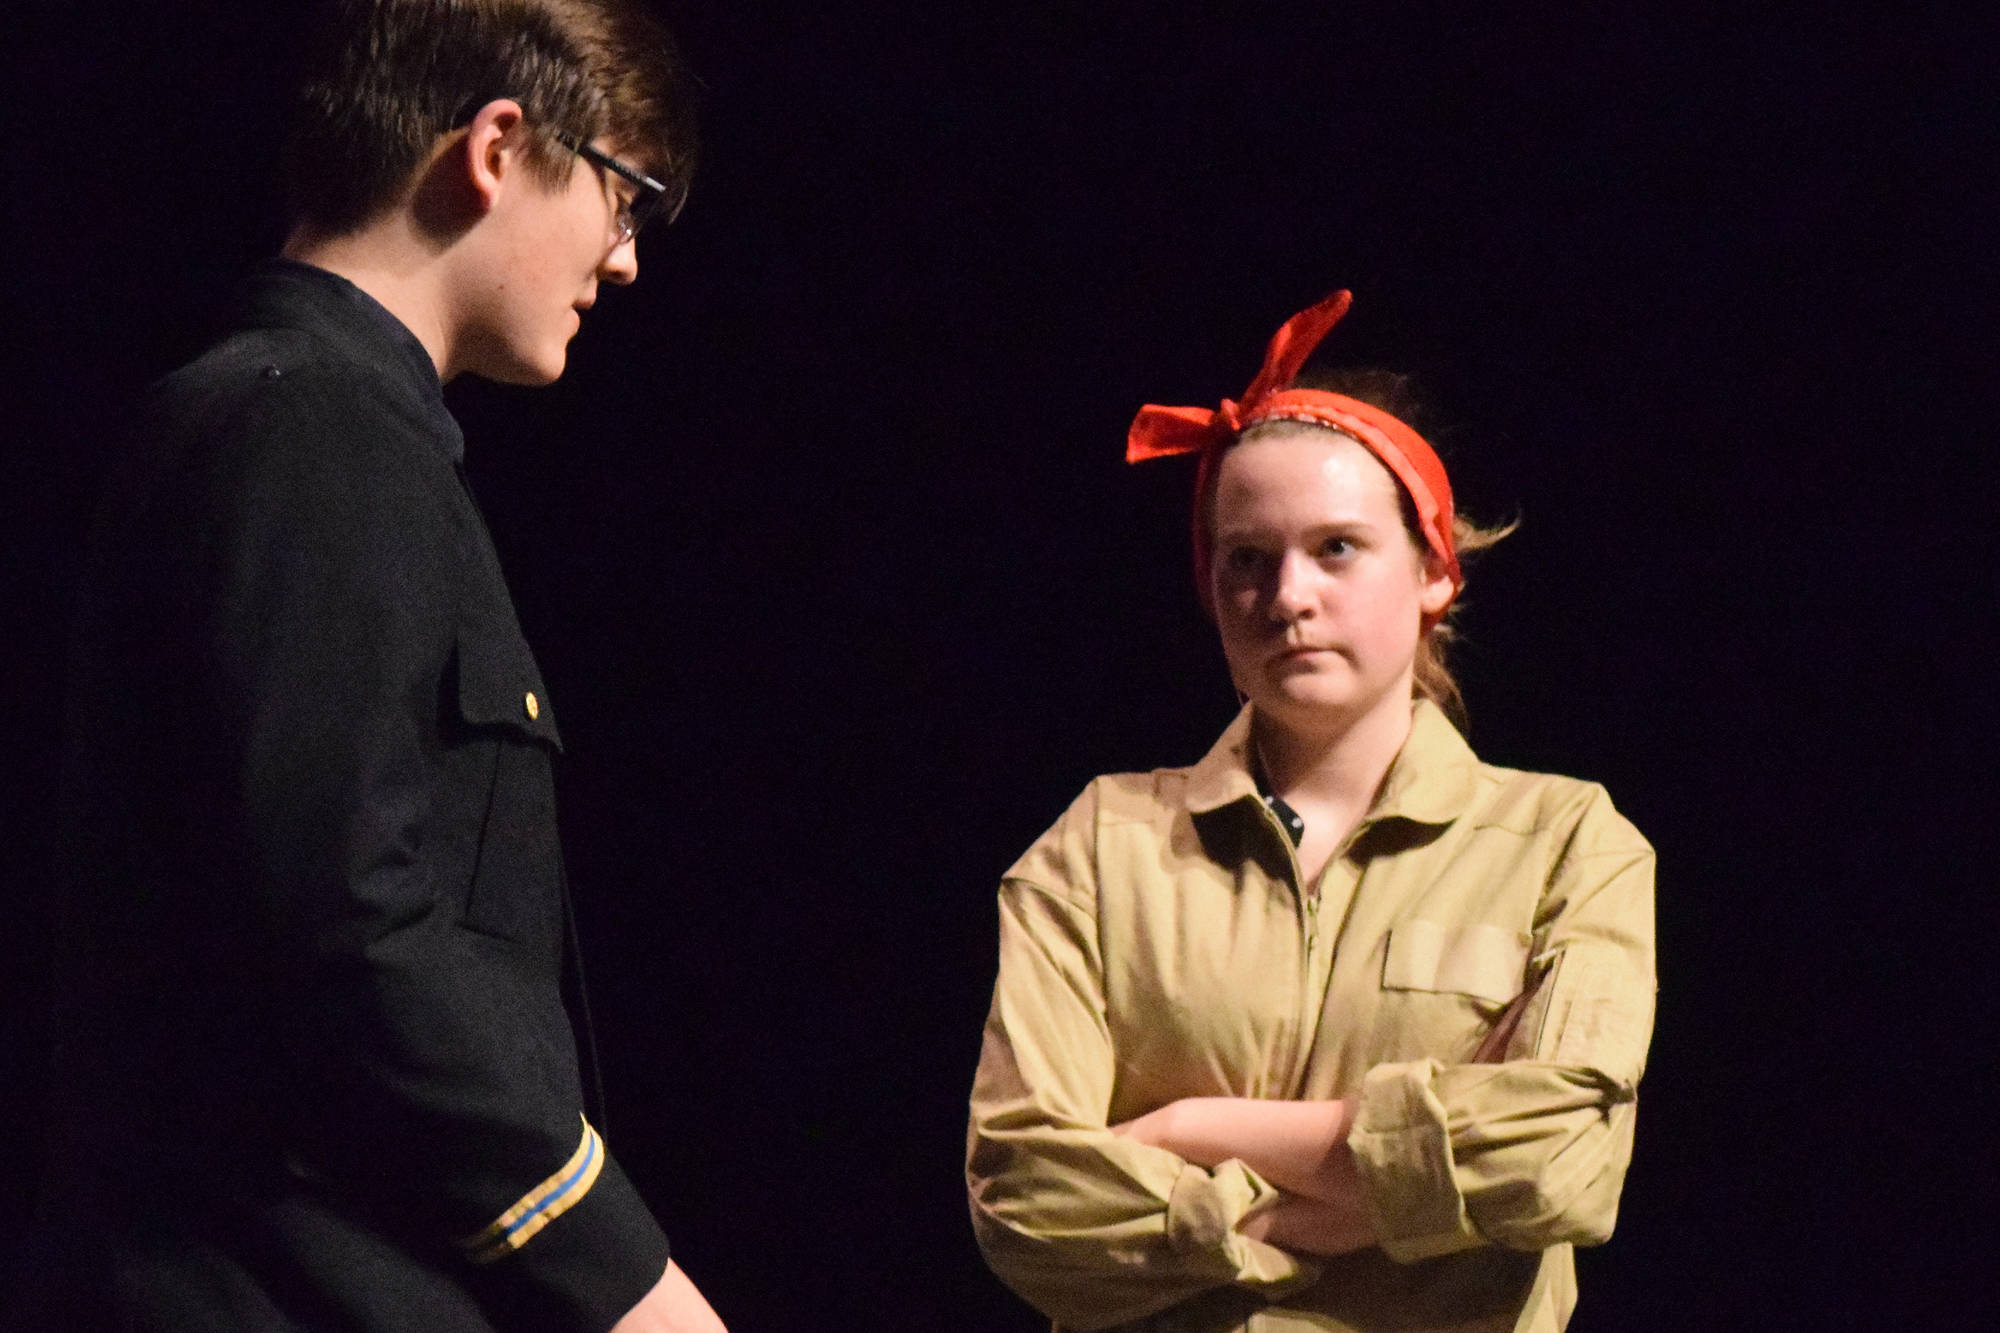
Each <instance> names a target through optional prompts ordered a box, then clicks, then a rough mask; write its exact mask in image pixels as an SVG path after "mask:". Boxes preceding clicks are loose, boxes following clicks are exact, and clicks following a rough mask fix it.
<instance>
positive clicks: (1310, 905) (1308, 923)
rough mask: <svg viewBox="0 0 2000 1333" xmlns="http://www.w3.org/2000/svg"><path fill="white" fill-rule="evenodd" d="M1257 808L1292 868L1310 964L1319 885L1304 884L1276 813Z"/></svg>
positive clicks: (1296, 857) (1293, 849)
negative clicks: (1302, 906) (1300, 904)
mask: <svg viewBox="0 0 2000 1333" xmlns="http://www.w3.org/2000/svg"><path fill="white" fill-rule="evenodd" d="M1257 808H1258V809H1259V810H1261V811H1263V812H1264V822H1265V823H1266V824H1268V825H1270V827H1271V832H1273V833H1275V834H1277V835H1278V842H1279V844H1280V845H1281V846H1283V847H1284V849H1285V862H1286V864H1287V865H1289V866H1291V868H1292V890H1293V892H1295V893H1297V894H1298V896H1299V901H1300V902H1301V903H1303V904H1304V906H1305V909H1306V920H1305V937H1306V940H1305V944H1306V961H1307V962H1308V963H1310V962H1311V961H1312V955H1313V941H1314V940H1316V939H1318V938H1319V885H1318V884H1317V883H1315V884H1312V885H1308V884H1307V883H1306V875H1305V871H1304V869H1303V868H1301V867H1300V865H1299V849H1298V848H1297V847H1294V846H1293V845H1292V838H1291V835H1290V834H1288V833H1286V832H1285V827H1284V825H1282V824H1280V823H1279V822H1278V812H1277V811H1275V810H1273V809H1272V808H1271V807H1270V806H1268V805H1266V804H1265V803H1264V802H1262V801H1259V802H1257ZM1307 975H1308V976H1310V975H1311V969H1310V968H1308V969H1307Z"/></svg>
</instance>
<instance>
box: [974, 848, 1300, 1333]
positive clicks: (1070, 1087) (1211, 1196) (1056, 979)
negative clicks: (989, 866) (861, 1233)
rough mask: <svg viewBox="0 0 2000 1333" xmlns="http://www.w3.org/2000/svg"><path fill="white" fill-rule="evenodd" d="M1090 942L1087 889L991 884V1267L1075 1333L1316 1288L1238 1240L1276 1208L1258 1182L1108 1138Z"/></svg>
mask: <svg viewBox="0 0 2000 1333" xmlns="http://www.w3.org/2000/svg"><path fill="white" fill-rule="evenodd" d="M1075 814H1076V812H1075V811H1072V816H1074V815H1075ZM1059 830H1060V826H1058V831H1059ZM1051 836H1052V837H1054V836H1056V835H1055V833H1052V834H1051ZM1097 939H1098V936H1097V930H1096V919H1095V912H1094V891H1093V888H1092V886H1091V884H1090V883H1089V882H1088V879H1087V877H1086V876H1082V875H1076V876H1072V877H1070V878H1069V879H1068V881H1067V882H1065V883H1063V884H1062V885H1061V886H1060V887H1054V886H1051V885H1048V884H1043V883H1036V882H1030V881H1027V880H1022V879H1009V880H1008V881H1007V882H1006V883H1004V884H1003V886H1002V888H1001V892H1000V972H999V980H998V982H997V983H996V985H995V987H994V994H993V1004H992V1008H991V1011H990V1013H989V1016H988V1018H987V1021H986V1030H985V1037H984V1044H983V1047H982V1050H981V1053H980V1061H979V1072H978V1074H977V1076H976V1079H975V1082H974V1086H973V1093H972V1118H971V1126H970V1131H969V1136H968V1137H969V1143H968V1149H967V1165H966V1176H967V1184H968V1187H969V1190H970V1196H971V1205H972V1221H973V1228H974V1231H975V1233H976V1234H977V1236H978V1239H979V1244H980V1246H981V1248H982V1249H983V1250H984V1251H985V1254H986V1259H987V1262H988V1263H989V1264H990V1265H991V1266H992V1268H993V1270H994V1272H995V1273H997V1274H998V1275H999V1276H1000V1278H1001V1279H1002V1280H1003V1281H1005V1282H1006V1283H1007V1285H1008V1286H1010V1287H1012V1288H1013V1289H1014V1291H1015V1292H1017V1293H1018V1294H1019V1295H1020V1296H1021V1297H1022V1298H1023V1299H1025V1300H1027V1301H1028V1302H1029V1303H1030V1304H1032V1305H1034V1306H1035V1307H1036V1308H1037V1309H1039V1310H1041V1311H1042V1312H1043V1313H1044V1314H1046V1315H1048V1316H1049V1317H1051V1318H1052V1319H1055V1320H1057V1321H1058V1322H1060V1323H1062V1324H1064V1325H1066V1326H1069V1327H1074V1328H1078V1329H1095V1328H1104V1327H1108V1326H1110V1325H1114V1324H1119V1323H1124V1322H1126V1321H1128V1320H1132V1319H1138V1318H1141V1317H1143V1316H1145V1315H1148V1314H1151V1313H1153V1312H1155V1311H1157V1310H1161V1309H1165V1308H1166V1307H1168V1306H1170V1305H1174V1304H1176V1303H1178V1302H1180V1301H1183V1300H1186V1299H1187V1298H1189V1297H1191V1296H1194V1295H1197V1294H1199V1293H1201V1292H1204V1291H1208V1290H1211V1289H1213V1288H1216V1287H1221V1286H1228V1285H1238V1286H1243V1287H1247V1288H1253V1289H1257V1290H1260V1291H1262V1292H1264V1293H1265V1294H1267V1295H1277V1294H1280V1293H1282V1292H1283V1291H1286V1290H1289V1289H1291V1288H1292V1287H1295V1286H1298V1285H1301V1284H1304V1283H1307V1282H1310V1281H1312V1280H1313V1279H1314V1278H1315V1277H1316V1276H1317V1269H1316V1268H1315V1267H1314V1265H1312V1264H1311V1263H1310V1262H1309V1261H1304V1260H1301V1259H1298V1258H1296V1257H1294V1256H1292V1255H1289V1254H1287V1253H1286V1252H1284V1251H1283V1250H1280V1249H1278V1248H1276V1247H1275V1246H1271V1245H1267V1244H1264V1243H1263V1242H1261V1241H1256V1240H1252V1239H1250V1238H1249V1237H1247V1236H1245V1235H1243V1234H1242V1233H1241V1232H1240V1231H1239V1230H1238V1229H1237V1224H1238V1223H1239V1222H1241V1221H1242V1219H1243V1218H1244V1216H1245V1215H1246V1214H1248V1213H1249V1212H1251V1211H1252V1210H1254V1209H1256V1208H1258V1207H1259V1206H1261V1205H1263V1204H1264V1203H1266V1202H1268V1201H1270V1200H1271V1199H1273V1198H1275V1197H1276V1190H1275V1189H1274V1187H1273V1186H1272V1185H1270V1184H1269V1183H1268V1182H1266V1181H1265V1180H1263V1179H1262V1178H1261V1177H1259V1176H1258V1175H1257V1174H1256V1173H1255V1172H1253V1171H1250V1170H1249V1169H1247V1168H1246V1167H1244V1166H1243V1164H1242V1163H1240V1162H1227V1163H1224V1164H1223V1165H1222V1166H1220V1167H1218V1168H1216V1169H1215V1170H1213V1171H1210V1170H1207V1169H1205V1168H1203V1167H1200V1166H1196V1165H1193V1164H1190V1163H1188V1162H1184V1161H1183V1160H1181V1159H1180V1158H1179V1157H1177V1156H1175V1155H1174V1154H1172V1153H1169V1152H1166V1151H1163V1150H1161V1149H1158V1148H1153V1147H1149V1146H1146V1145H1144V1144H1140V1143H1136V1142H1134V1141H1132V1140H1130V1139H1126V1138H1121V1137H1118V1136H1116V1135H1114V1134H1112V1133H1111V1132H1110V1130H1109V1129H1108V1128H1107V1126H1106V1117H1107V1113H1108V1108H1109V1106H1110V1104H1111V1096H1112V1090H1113V1089H1112V1084H1113V1071H1114V1056H1113V1051H1112V1045H1111V1039H1110V1033H1109V1029H1108V1028H1107V1025H1106V1022H1105V1016H1104V993H1103V967H1102V960H1101V958H1100V957H1099V953H1098V943H1097Z"/></svg>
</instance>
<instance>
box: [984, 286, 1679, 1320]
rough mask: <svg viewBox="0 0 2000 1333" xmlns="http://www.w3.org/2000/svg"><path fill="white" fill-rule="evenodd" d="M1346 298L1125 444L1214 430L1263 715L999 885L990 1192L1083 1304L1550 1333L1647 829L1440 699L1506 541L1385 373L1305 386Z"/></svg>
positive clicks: (1224, 583)
mask: <svg viewBox="0 0 2000 1333" xmlns="http://www.w3.org/2000/svg"><path fill="white" fill-rule="evenodd" d="M1347 304H1348V295H1347V293H1345V292H1340V293H1336V294H1335V295H1334V296H1332V297H1330V298H1328V300H1326V301H1325V302H1322V303H1321V304H1320V305H1318V306H1315V307H1313V308H1312V309H1310V310H1307V311H1305V312H1303V313H1301V314H1300V315H1298V316H1296V317H1295V318H1294V319H1292V320H1291V321H1290V322H1289V323H1287V324H1286V325H1285V327H1284V328H1283V329H1281V330H1279V332H1278V335H1277V337H1276V338H1275V339H1273V341H1272V343H1271V348H1270V351H1269V353H1268V355H1267V356H1266V359H1265V364H1264V367H1263V370H1262V371H1261V372H1260V374H1259V375H1258V377H1257V379H1256V381H1255V382H1254V383H1253V384H1252V385H1251V387H1250V390H1249V392H1248V393H1247V394H1246V395H1245V396H1244V399H1243V401H1242V402H1241V403H1240V404H1239V403H1234V402H1229V401H1225V402H1224V403H1223V404H1222V406H1221V408H1220V409H1219V410H1218V411H1215V412H1207V411H1202V410H1199V409H1192V408H1159V407H1147V408H1145V409H1143V410H1142V411H1141V412H1140V414H1139V416H1138V419H1137V420H1136V421H1135V422H1134V424H1133V428H1132V435H1131V443H1130V448H1129V450H1128V454H1127V456H1128V458H1130V459H1132V460H1133V461H1138V460H1142V459H1146V458H1151V457H1157V456H1161V455H1166V454H1177V453H1197V454H1199V456H1200V473H1199V480H1198V482H1197V486H1196V500H1195V553H1196V565H1197V570H1198V573H1199V576H1200V580H1201V583H1200V587H1201V593H1202V600H1203V602H1204V604H1205V606H1206V607H1207V609H1208V610H1209V612H1210V613H1211V615H1212V616H1213V618H1214V620H1215V624H1216V627H1217V629H1218V630H1219V631H1220V634H1221V639H1222V649H1223V655H1224V657H1225V658H1226V659H1227V661H1228V664H1229V670H1230V675H1231V676H1232V677H1233V679H1234V680H1235V682H1236V688H1237V690H1238V692H1239V693H1240V694H1241V695H1242V696H1243V697H1244V698H1245V699H1246V700H1247V703H1246V705H1245V707H1244V709H1243V711H1242V713H1241V714H1240V715H1239V716H1238V717H1237V719H1236V720H1235V722H1234V723H1232V724H1231V725H1230V727H1229V729H1228V730H1227V731H1225V732H1224V733H1223V735H1222V738H1221V739H1220V740H1219V741H1217V742H1216V744H1215V746H1214V748H1213V749H1212V750H1210V751H1209V753H1208V755H1207V757H1206V758H1204V759H1202V760H1201V762H1199V763H1197V764H1195V765H1194V766H1193V767H1191V768H1176V769H1160V770H1156V771H1154V772H1151V773H1138V774H1114V775H1111V776H1107V777H1103V778H1099V779H1097V780H1096V781H1095V782H1093V783H1092V784H1091V785H1090V786H1089V787H1088V788H1087V789H1086V790H1085V791H1084V793H1083V794H1082V796H1080V797H1079V798H1078V799H1077V801H1076V802H1075V804H1074V805H1072V806H1071V807H1070V809H1069V811H1068V812H1067V813H1066V814H1064V815H1063V817H1062V818H1061V819H1060V820H1058V821H1057V823H1056V825H1055V827H1054V828H1052V829H1050V830H1049V832H1048V833H1047V834H1045V835H1044V836H1043V837H1042V838H1041V840H1040V841H1038V842H1037V843H1036V844H1035V845H1034V846H1033V847H1032V848H1030V849H1029V851H1028V853H1027V854H1026V855H1025V856H1024V857H1022V858H1021V860H1020V861H1019V862H1018V863H1017V864H1016V865H1015V866H1014V867H1013V868H1012V869H1011V870H1009V871H1008V872H1007V874H1006V876H1005V878H1004V882H1003V884H1002V886H1001V891H1000V922H1001V933H1000V973H999V979H998V981H997V983H996V985H995V988H994V996H993V1006H992V1010H991V1013H990V1016H989V1017H988V1019H987V1024H986V1033H985V1041H984V1046H983V1049H982V1052H981V1056H980V1064H979V1072H978V1075H977V1078H976V1081H975V1084H974V1087H973V1093H972V1120H971V1131H970V1143H969V1151H968V1161H967V1168H966V1170H967V1180H968V1184H969V1187H970V1192H971V1202H972V1215H973V1223H974V1227H975V1230H976V1231H977V1233H978V1237H979V1242H980V1245H981V1247H982V1248H983V1249H984V1251H985V1253H986V1257H987V1261H988V1262H989V1263H990V1264H991V1265H992V1267H993V1269H994V1271H995V1272H997V1273H998V1274H999V1275H1000V1277H1001V1278H1002V1279H1003V1280H1005V1281H1006V1282H1007V1283H1008V1284H1009V1285H1010V1286H1011V1287H1013V1288H1014V1290H1015V1291H1017V1292H1018V1293H1020V1294H1021V1295H1022V1296H1023V1297H1025V1298H1026V1299H1027V1300H1028V1301H1029V1302H1031V1303H1032V1304H1034V1305H1035V1306H1036V1307H1037V1308H1039V1309H1040V1310H1042V1311H1043V1312H1044V1313H1045V1314H1047V1315H1049V1316H1050V1317H1051V1318H1052V1319H1054V1320H1055V1321H1056V1324H1057V1326H1058V1328H1073V1329H1106V1328H1118V1329H1129V1330H1140V1329H1146V1330H1167V1329H1172V1330H1176V1331H1177V1333H1222V1331H1223V1330H1239V1329H1241V1330H1258V1331H1262V1330H1288V1329H1300V1330H1305V1329H1312V1330H1326V1329H1351V1330H1377V1329H1380V1330H1389V1329H1395V1330H1401V1331H1402V1333H1412V1331H1415V1330H1444V1329H1450V1330H1453V1331H1454V1333H1473V1331H1474V1330H1496V1331H1497V1330H1520V1331H1522V1333H1527V1331H1529V1330H1533V1331H1535V1333H1541V1331H1543V1330H1551V1331H1552V1330H1558V1329H1561V1328H1562V1327H1563V1326H1564V1325H1565V1323H1566V1322H1567V1321H1568V1318H1569V1313H1570V1310H1571V1308H1572V1307H1573V1305H1574V1303H1575V1281H1574V1273H1573V1268H1572V1264H1571V1253H1570V1252H1571V1247H1572V1246H1573V1245H1578V1244H1593V1243H1596V1242H1599V1241H1602V1240H1603V1239H1604V1238H1605V1237H1606V1236H1608V1235H1609V1234H1610V1231H1611V1226H1612V1221H1613V1218H1614V1216H1615V1214H1616V1211H1617V1202H1618V1192H1619V1187H1620V1185H1621V1183H1622V1182H1623V1179H1624V1174H1625V1167H1626V1163H1627V1161H1628V1160H1629V1157H1630V1152H1631V1144H1632V1122H1633V1114H1634V1092H1635V1089H1636V1087H1637V1085H1638V1082H1639V1076H1640V1073H1641V1071H1642V1069H1643V1067H1644V1063H1645V1051H1646V1044H1647V1040H1648V1036H1649V1033H1650V1029H1651V1022H1652V1008H1653V988H1654V982H1653V949H1652V940H1653V927H1652V877H1653V855H1652V850H1651V848H1649V847H1648V846H1647V844H1646V842H1645V840H1644V839H1643V838H1641V837H1640V836H1639V834H1638V833H1637V831H1636V830H1634V829H1633V828H1632V826H1631V825H1630V824H1629V823H1627V822H1626V821H1625V820H1624V819H1623V818H1622V817H1621V816H1620V815H1619V814H1618V813H1617V812H1616V811H1615V810H1613V809H1612V806H1611V802H1610V800H1609V799H1608V798H1607V797H1606V796H1605V794H1604V792H1603V790H1602V789H1601V788H1599V787H1596V786H1594V785H1592V784H1589V783H1584V782H1578V781H1575V780H1572V779H1569V778H1561V777H1553V776H1550V775H1546V774H1538V773H1523V772H1518V771H1514V770H1511V769H1504V768H1496V767H1493V766H1491V765H1488V764H1484V763H1481V762H1480V761H1479V759H1478V758H1477V757H1476V756H1474V754H1473V753H1472V751H1471V749H1470V748H1469V747H1468V746H1467V745H1466V743H1465V741H1464V740H1463V739H1462V737H1461V736H1460V734H1459V732H1458V730H1457V729H1456V728H1455V727H1454V725H1453V722H1452V721H1451V720H1450V719H1449V718H1448V717H1447V714H1446V710H1447V709H1450V710H1452V711H1454V712H1455V711H1456V707H1457V690H1456V687H1455V686H1454V685H1453V683H1452V681H1451V677H1450V675H1449V673H1448V672H1447V671H1446V670H1445V668H1444V662H1443V658H1442V648H1443V645H1444V642H1445V639H1446V637H1447V636H1448V634H1449V628H1448V625H1447V623H1446V621H1447V617H1448V615H1449V612H1450V609H1451V606H1452V603H1453V601H1454V599H1455V598H1456V597H1457V595H1458V593H1459V590H1460V589H1461V587H1462V586H1463V577H1462V574H1461V572H1460V567H1459V556H1460V554H1461V553H1462V552H1465V551H1469V550H1471V549H1474V548H1476V547H1478V546H1481V545H1485V544H1488V543H1490V542H1491V541H1492V540H1494V539H1495V538H1496V537H1497V535H1498V534H1495V533H1491V532H1486V531H1482V530H1480V529H1478V528H1475V527H1473V526H1472V525H1470V524H1468V523H1467V522H1466V521H1465V520H1463V519H1460V518H1458V517H1457V516H1456V514H1455V513H1454V511H1453V506H1452V497H1451V488H1450V483H1449V481H1448V480H1447V478H1446V476H1445V472H1444V468H1443V466H1442V465H1441V464H1440V463H1439V462H1438V459H1437V456H1436V454H1435V453H1433V452H1432V450H1431V448H1430V446H1429V445H1428V444H1426V443H1425V442H1424V440H1423V439H1422V437H1421V436H1419V435H1418V434H1417V433H1416V432H1415V431H1414V430H1413V429H1411V427H1410V426H1408V425H1407V424H1405V422H1404V421H1403V420H1402V419H1400V418H1399V417H1398V416H1397V415H1394V414H1392V412H1391V411H1390V410H1386V409H1388V408H1393V407H1395V406H1397V404H1396V403H1395V402H1393V401H1391V399H1392V397H1393V391H1394V390H1396V388H1397V384H1398V382H1397V381H1396V380H1395V379H1394V377H1382V376H1379V375H1377V376H1367V375H1363V376H1359V377H1349V378H1348V379H1347V380H1345V381H1340V380H1335V381H1328V383H1329V384H1330V385H1331V386H1332V387H1331V388H1311V387H1298V386H1297V385H1296V384H1295V379H1296V377H1297V375H1298V372H1299V370H1300V368H1301V366H1302V365H1303V363H1304V361H1305V359H1306V357H1307V355H1308V354H1310V353H1311V351H1312V350H1313V348H1314V347H1315V346H1316V345H1317V344H1318V343H1319V341H1320V339H1321V338H1323V337H1324V336H1325V334H1326V333H1327V331H1328V330H1330V329H1331V328H1332V326H1333V325H1334V323H1336V322H1337V321H1338V320H1339V319H1340V317H1341V315H1342V314H1344V313H1345V311H1346V308H1347ZM1342 388H1344V389H1345V391H1344V392H1343V391H1338V390H1340V389H1342ZM1385 390H1387V391H1390V392H1385ZM1371 399H1372V400H1375V401H1369V400H1371Z"/></svg>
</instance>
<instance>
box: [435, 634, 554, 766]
mask: <svg viewBox="0 0 2000 1333" xmlns="http://www.w3.org/2000/svg"><path fill="white" fill-rule="evenodd" d="M455 659H456V660H455V662H454V667H455V673H456V676H457V684H458V715H459V716H460V717H461V718H463V719H464V720H465V721H466V723H467V724H468V725H471V726H475V727H506V728H507V729H509V730H510V731H518V732H521V733H522V734H524V735H527V736H530V737H532V738H534V739H535V740H538V741H543V742H545V743H546V744H548V745H550V746H552V747H554V748H555V749H557V750H561V749H562V735H561V734H560V733H559V732H558V731H557V730H556V713H555V709H554V708H552V707H550V706H549V693H548V689H547V687H545V686H544V685H543V684H542V673H541V669H540V668H539V667H537V666H536V665H535V655H534V653H532V652H530V651H529V649H528V641H527V640H526V639H523V638H522V637H521V635H520V632H519V631H517V630H516V631H508V632H499V631H489V630H487V629H485V628H483V627H476V626H461V627H460V629H459V631H458V651H457V653H456V654H455Z"/></svg>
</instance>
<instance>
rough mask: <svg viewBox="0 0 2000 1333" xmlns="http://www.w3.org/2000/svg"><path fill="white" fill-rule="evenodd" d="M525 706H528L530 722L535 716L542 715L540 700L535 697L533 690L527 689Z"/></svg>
mask: <svg viewBox="0 0 2000 1333" xmlns="http://www.w3.org/2000/svg"><path fill="white" fill-rule="evenodd" d="M527 708H528V720H529V721H530V722H532V721H534V720H535V719H536V718H538V717H540V716H541V715H542V701H541V700H540V699H537V698H536V697H535V692H534V691H533V690H529V691H528V697H527Z"/></svg>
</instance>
